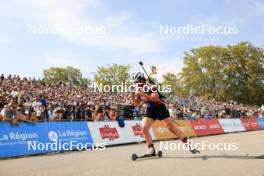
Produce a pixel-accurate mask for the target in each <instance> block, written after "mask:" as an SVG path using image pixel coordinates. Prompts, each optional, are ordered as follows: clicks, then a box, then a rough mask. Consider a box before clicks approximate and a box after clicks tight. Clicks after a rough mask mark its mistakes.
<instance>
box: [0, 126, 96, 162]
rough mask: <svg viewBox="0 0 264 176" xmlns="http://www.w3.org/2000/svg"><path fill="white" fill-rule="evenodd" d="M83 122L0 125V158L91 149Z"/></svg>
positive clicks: (90, 141)
mask: <svg viewBox="0 0 264 176" xmlns="http://www.w3.org/2000/svg"><path fill="white" fill-rule="evenodd" d="M92 143H93V140H92V138H91V135H90V131H89V129H88V128H87V125H86V123H84V122H71V123H68V122H50V123H36V124H28V123H21V124H19V126H12V125H11V124H9V123H0V157H11V156H19V155H27V154H36V153H46V152H52V151H59V150H72V149H79V148H80V147H88V148H89V147H92Z"/></svg>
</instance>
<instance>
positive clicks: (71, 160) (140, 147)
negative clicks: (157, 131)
mask: <svg viewBox="0 0 264 176" xmlns="http://www.w3.org/2000/svg"><path fill="white" fill-rule="evenodd" d="M203 141H206V142H205V143H207V144H208V143H210V145H213V146H215V144H219V143H224V145H225V146H227V147H226V150H225V151H220V150H210V149H209V148H208V147H205V149H204V150H203V151H201V154H197V155H193V154H191V153H190V152H189V151H184V150H180V151H178V150H174V149H175V148H171V149H170V150H164V148H165V147H164V145H163V157H162V158H152V159H141V160H137V161H132V160H131V154H132V153H142V152H144V150H145V148H146V146H145V144H132V145H126V146H115V147H109V148H107V149H106V150H105V151H78V152H68V153H62V154H52V155H44V156H34V157H25V158H19V159H9V160H1V161H0V176H18V175H19V176H36V175H39V176H53V175H56V176H62V175H63V176H109V175H110V176H121V175H122V176H130V175H133V176H137V175H138V176H142V175H144V176H146V175H150V176H166V175H168V176H172V175H179V176H191V175H196V176H199V175H203V176H213V175H217V176H218V175H219V176H225V175H226V176H227V175H228V176H229V175H233V176H236V175H239V176H240V175H241V176H248V175H250V176H264V131H254V132H244V133H234V134H224V135H215V136H207V137H200V138H194V139H193V143H200V144H202V142H203ZM179 143H180V141H179V140H173V141H169V142H168V146H171V147H173V146H174V147H175V144H179ZM230 145H231V146H232V145H233V147H230ZM155 146H156V148H159V147H160V143H159V142H156V143H155ZM234 146H235V147H234ZM231 149H233V151H232V150H231ZM202 156H207V159H206V160H203V159H202V158H203V157H202Z"/></svg>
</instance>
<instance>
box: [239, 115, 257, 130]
mask: <svg viewBox="0 0 264 176" xmlns="http://www.w3.org/2000/svg"><path fill="white" fill-rule="evenodd" d="M240 120H241V122H242V124H243V125H244V127H245V129H246V131H251V130H258V129H259V128H260V127H259V124H258V122H257V120H256V119H255V118H243V119H240Z"/></svg>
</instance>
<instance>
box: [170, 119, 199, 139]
mask: <svg viewBox="0 0 264 176" xmlns="http://www.w3.org/2000/svg"><path fill="white" fill-rule="evenodd" d="M174 123H175V124H176V125H177V127H179V128H180V130H181V131H182V132H183V133H184V134H185V136H187V137H191V136H196V134H195V132H194V130H193V128H192V125H191V123H190V121H189V120H175V121H174Z"/></svg>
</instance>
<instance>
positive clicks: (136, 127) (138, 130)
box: [132, 124, 143, 136]
mask: <svg viewBox="0 0 264 176" xmlns="http://www.w3.org/2000/svg"><path fill="white" fill-rule="evenodd" d="M132 130H133V132H134V135H135V136H143V131H142V128H141V126H140V125H139V124H135V125H133V126H132Z"/></svg>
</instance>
